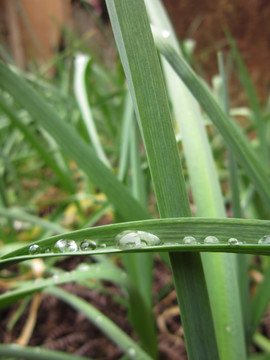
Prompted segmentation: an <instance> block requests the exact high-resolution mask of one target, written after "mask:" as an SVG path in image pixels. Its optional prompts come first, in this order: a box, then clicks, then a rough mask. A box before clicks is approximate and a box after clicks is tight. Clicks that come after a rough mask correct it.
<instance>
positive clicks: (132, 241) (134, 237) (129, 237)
mask: <svg viewBox="0 0 270 360" xmlns="http://www.w3.org/2000/svg"><path fill="white" fill-rule="evenodd" d="M115 243H116V246H118V247H119V248H122V249H131V248H134V247H142V246H145V243H142V242H141V238H140V236H139V234H138V232H137V231H130V230H127V231H123V232H121V233H120V234H118V235H117V236H116V238H115Z"/></svg>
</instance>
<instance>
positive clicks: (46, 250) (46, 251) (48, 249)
mask: <svg viewBox="0 0 270 360" xmlns="http://www.w3.org/2000/svg"><path fill="white" fill-rule="evenodd" d="M44 252H45V254H49V253H50V252H52V250H51V249H50V248H47V249H45V250H44Z"/></svg>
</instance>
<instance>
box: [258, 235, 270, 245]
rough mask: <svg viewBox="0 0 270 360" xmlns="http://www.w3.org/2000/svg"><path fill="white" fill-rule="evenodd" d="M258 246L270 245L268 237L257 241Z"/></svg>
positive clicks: (269, 236) (269, 237)
mask: <svg viewBox="0 0 270 360" xmlns="http://www.w3.org/2000/svg"><path fill="white" fill-rule="evenodd" d="M258 244H270V235H265V236H263V237H262V238H261V239H260V240H259V241H258Z"/></svg>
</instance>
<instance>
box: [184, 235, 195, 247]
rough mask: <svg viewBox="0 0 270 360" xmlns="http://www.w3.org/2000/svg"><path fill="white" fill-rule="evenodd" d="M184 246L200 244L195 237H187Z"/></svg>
mask: <svg viewBox="0 0 270 360" xmlns="http://www.w3.org/2000/svg"><path fill="white" fill-rule="evenodd" d="M183 244H186V245H189V244H191V245H192V244H198V242H197V240H196V239H195V237H193V236H185V237H184V239H183Z"/></svg>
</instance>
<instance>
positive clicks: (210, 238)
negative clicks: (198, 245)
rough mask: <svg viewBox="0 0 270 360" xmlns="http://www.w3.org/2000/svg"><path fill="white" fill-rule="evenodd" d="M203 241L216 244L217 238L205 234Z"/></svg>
mask: <svg viewBox="0 0 270 360" xmlns="http://www.w3.org/2000/svg"><path fill="white" fill-rule="evenodd" d="M203 242H204V244H218V243H219V240H218V238H216V237H215V236H207V237H206V238H205V239H204V241H203Z"/></svg>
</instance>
